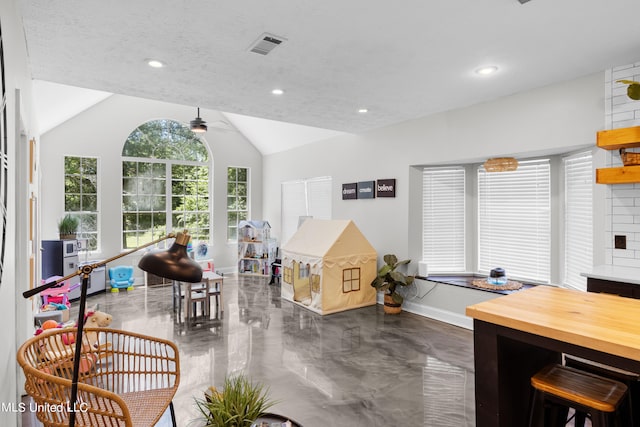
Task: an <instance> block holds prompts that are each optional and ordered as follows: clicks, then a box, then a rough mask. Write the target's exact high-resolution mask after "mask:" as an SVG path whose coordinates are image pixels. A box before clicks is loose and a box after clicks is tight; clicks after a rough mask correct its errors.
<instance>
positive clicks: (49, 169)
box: [41, 95, 269, 283]
mask: <svg viewBox="0 0 640 427" xmlns="http://www.w3.org/2000/svg"><path fill="white" fill-rule="evenodd" d="M195 112H196V111H195V107H189V106H182V105H176V104H170V103H164V102H158V101H151V100H146V99H142V98H134V97H128V96H122V95H113V96H111V97H109V98H107V99H105V100H104V101H102V102H100V103H98V104H96V105H95V106H94V107H92V108H89V109H88V110H86V111H84V112H82V113H80V114H79V115H78V116H76V117H74V118H72V119H70V120H68V121H67V122H65V123H63V124H61V125H60V126H58V127H56V128H54V129H52V130H51V131H49V132H47V133H45V134H43V135H42V144H41V156H42V159H46V161H43V162H42V165H41V173H42V175H43V176H44V177H46V179H44V180H43V182H42V187H41V195H42V196H41V206H42V207H43V212H42V239H43V240H46V239H57V238H58V232H57V222H58V220H59V219H60V217H61V216H62V214H63V211H64V200H63V199H64V198H63V194H64V178H63V177H64V156H66V155H72V156H95V157H98V159H99V161H98V164H99V176H98V181H99V183H98V185H99V193H100V207H99V210H100V219H99V220H100V230H101V239H102V242H101V245H102V251H101V253H92V254H91V258H93V259H104V258H107V257H110V256H113V255H116V254H118V253H119V252H120V250H121V232H120V230H121V224H122V220H121V191H122V182H121V176H122V172H121V171H122V166H121V162H122V159H121V153H122V146H123V144H124V142H125V140H126V139H127V137H128V136H129V134H130V133H131V132H132V131H133V130H135V128H136V127H137V126H139V125H140V124H142V123H145V122H147V121H149V120H154V119H173V120H177V121H181V122H183V123H188V122H189V120H191V119H193V117H194V115H195ZM200 116H201V117H202V118H203V119H204V120H206V121H207V122H209V123H213V122H215V121H217V120H221V119H223V117H222V116H221V115H220V113H218V112H217V111H213V110H203V109H201V111H200ZM203 138H204V140H205V142H206V143H207V144H208V146H209V148H210V153H211V155H212V157H213V180H214V187H213V198H212V199H213V223H214V229H213V248H212V256H213V258H214V262H215V267H216V269H227V270H228V269H235V266H236V259H237V248H236V245H229V244H227V234H226V233H227V228H226V227H227V218H226V206H227V198H226V190H227V167H228V166H242V167H248V168H250V170H251V173H250V177H251V199H250V206H251V214H252V217H253V218H256V219H263V218H262V185H261V179H262V156H261V155H260V153H259V152H258V151H257V150H256V149H255V148H254V147H253V145H251V143H249V142H248V141H247V140H246V139H245V138H244V137H243V136H242V135H241V134H240V133H238V132H235V131H229V130H223V129H217V128H214V127H211V126H210V128H209V131H208V132H207V133H205V134H204V137H203ZM265 219H269V218H265ZM141 254H142V251H140V252H138V253H136V254H134V255H130V257H128V258H129V259H127V258H123V259H121V260H118V261H115V262H114V263H113V265H116V264H123V263H126V264H130V265H137V261H138V259H139V257H140V256H141ZM137 276H138V278H139V279H138V281H137V283H140V280H142V273H141V272H138V274H137Z"/></svg>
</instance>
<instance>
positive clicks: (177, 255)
mask: <svg viewBox="0 0 640 427" xmlns="http://www.w3.org/2000/svg"><path fill="white" fill-rule="evenodd" d="M170 238H175V241H174V242H173V245H171V247H170V248H169V249H167V250H163V251H154V252H149V253H148V254H145V255H144V256H143V257H142V259H140V262H139V263H138V267H140V268H141V269H142V270H144V271H147V272H149V273H152V274H155V275H156V276H160V277H164V278H167V279H171V280H178V281H180V282H191V283H195V282H199V281H201V280H202V268H201V267H200V265H199V264H198V263H197V262H195V261H194V260H192V259H191V258H190V257H189V255H188V254H187V244H188V243H189V240H190V239H191V236H189V234H188V233H187V231H186V230H185V231H184V232H182V233H178V234H177V235H176V234H173V233H169V234H168V235H167V236H165V237H161V238H159V239H157V240H154V241H152V242H149V243H147V244H144V245H141V246H138V247H137V248H135V249H132V250H130V251H127V252H123V253H121V254H119V255H116V256H114V257H111V258H108V259H105V260H103V261H100V262H96V263H93V264H87V265H83V266H82V267H80V268H79V269H78V271H76V272H75V273H72V274H69V275H68V276H65V277H62V278H60V279H57V280H54V281H51V282H48V283H45V284H44V285H41V286H38V287H36V288H33V289H30V290H28V291H25V292H23V293H22V295H23V296H24V297H25V298H30V297H32V296H34V295H36V294H39V293H40V292H42V291H44V290H46V289H49V288H52V287H55V286H58V285H60V284H61V283H62V282H64V281H65V280H68V279H71V278H73V277H76V276H82V285H81V292H80V306H79V307H78V321H77V332H76V349H75V353H74V356H73V376H72V379H71V397H70V399H69V403H70V405H69V408H70V411H71V412H70V413H69V426H70V427H75V421H76V414H75V408H76V401H77V397H78V376H79V371H80V356H81V354H80V353H81V351H82V331H83V329H84V325H83V324H84V312H85V308H86V303H87V286H88V283H89V277H90V276H91V272H92V271H93V270H94V269H96V268H98V267H102V266H104V265H106V264H108V263H110V262H111V261H114V260H116V259H118V258H122V257H124V256H127V255H129V254H132V253H134V252H136V251H139V250H140V249H143V248H146V247H149V246H151V245H155V244H156V243H159V242H162V241H164V240H166V239H170Z"/></svg>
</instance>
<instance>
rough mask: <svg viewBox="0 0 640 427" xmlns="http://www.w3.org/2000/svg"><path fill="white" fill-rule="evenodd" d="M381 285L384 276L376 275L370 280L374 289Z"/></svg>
mask: <svg viewBox="0 0 640 427" xmlns="http://www.w3.org/2000/svg"><path fill="white" fill-rule="evenodd" d="M382 285H384V277H376V278H375V279H373V281H372V282H371V286H372V287H374V288H376V289H380V288H381V287H382Z"/></svg>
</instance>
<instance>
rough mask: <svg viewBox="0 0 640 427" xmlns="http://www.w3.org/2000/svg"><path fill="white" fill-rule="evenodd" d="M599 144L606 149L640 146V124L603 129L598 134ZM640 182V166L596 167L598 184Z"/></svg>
mask: <svg viewBox="0 0 640 427" xmlns="http://www.w3.org/2000/svg"><path fill="white" fill-rule="evenodd" d="M597 146H598V147H600V148H602V149H605V150H619V149H621V148H633V147H640V126H634V127H629V128H621V129H611V130H602V131H600V132H598V134H597ZM634 182H640V166H621V167H617V168H601V169H596V183H597V184H631V183H634Z"/></svg>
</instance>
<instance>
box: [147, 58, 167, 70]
mask: <svg viewBox="0 0 640 427" xmlns="http://www.w3.org/2000/svg"><path fill="white" fill-rule="evenodd" d="M147 65H148V66H149V67H152V68H162V67H164V64H163V63H162V62H161V61H158V60H157V59H147Z"/></svg>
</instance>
